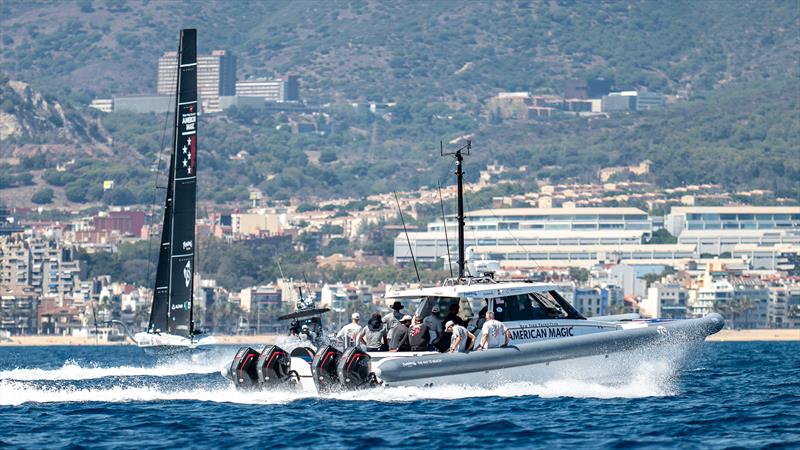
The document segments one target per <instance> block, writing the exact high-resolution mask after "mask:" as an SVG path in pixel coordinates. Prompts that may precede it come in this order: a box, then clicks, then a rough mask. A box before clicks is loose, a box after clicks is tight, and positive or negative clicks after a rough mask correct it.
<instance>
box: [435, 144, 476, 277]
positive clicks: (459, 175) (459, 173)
mask: <svg viewBox="0 0 800 450" xmlns="http://www.w3.org/2000/svg"><path fill="white" fill-rule="evenodd" d="M470 150H472V141H471V140H467V144H466V145H464V146H462V147H461V148H459V149H458V150H455V151H452V152H445V151H444V142H442V141H439V154H440V156H453V157H454V158H455V160H456V179H457V180H458V278H459V279H461V278H464V266H465V264H464V168H463V162H464V156H469V153H470Z"/></svg>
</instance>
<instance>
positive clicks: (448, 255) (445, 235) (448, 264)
mask: <svg viewBox="0 0 800 450" xmlns="http://www.w3.org/2000/svg"><path fill="white" fill-rule="evenodd" d="M439 181H440V180H436V189H438V190H439V206H441V208H442V226H443V227H444V243H445V245H446V246H447V268H448V269H450V278H453V261H452V260H451V259H450V240H449V239H448V238H447V220H446V219H445V218H444V200H442V185H441V183H439Z"/></svg>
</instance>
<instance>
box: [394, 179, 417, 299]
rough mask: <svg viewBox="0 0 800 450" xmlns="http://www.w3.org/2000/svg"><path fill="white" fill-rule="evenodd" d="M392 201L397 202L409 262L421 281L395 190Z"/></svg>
mask: <svg viewBox="0 0 800 450" xmlns="http://www.w3.org/2000/svg"><path fill="white" fill-rule="evenodd" d="M394 201H395V202H397V212H398V213H399V214H400V222H402V224H403V233H405V235H406V242H407V243H408V251H409V252H410V253H411V262H413V263H414V272H416V274H417V282H418V283H421V282H422V280H421V279H420V277H419V269H417V260H416V258H414V249H412V248H411V239H409V237H408V230H407V229H406V220H405V219H404V218H403V210H402V209H400V199H398V198H397V191H394Z"/></svg>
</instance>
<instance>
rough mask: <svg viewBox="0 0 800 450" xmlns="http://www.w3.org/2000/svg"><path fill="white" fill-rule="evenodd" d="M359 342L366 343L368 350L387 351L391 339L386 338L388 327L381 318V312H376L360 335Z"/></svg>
mask: <svg viewBox="0 0 800 450" xmlns="http://www.w3.org/2000/svg"><path fill="white" fill-rule="evenodd" d="M358 341H359V343H362V344H364V346H365V347H366V348H367V351H368V352H380V351H386V350H388V348H389V341H388V340H387V339H386V327H385V326H384V325H383V321H382V320H381V314H380V313H375V314H373V315H372V316H371V317H370V318H369V321H368V322H367V326H365V327H364V328H363V329H362V330H361V333H359V335H358Z"/></svg>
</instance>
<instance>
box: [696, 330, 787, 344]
mask: <svg viewBox="0 0 800 450" xmlns="http://www.w3.org/2000/svg"><path fill="white" fill-rule="evenodd" d="M706 341H707V342H754V341H800V329H797V328H765V329H754V330H728V329H725V330H720V331H719V333H717V334H712V335H711V336H709V337H707V338H706Z"/></svg>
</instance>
